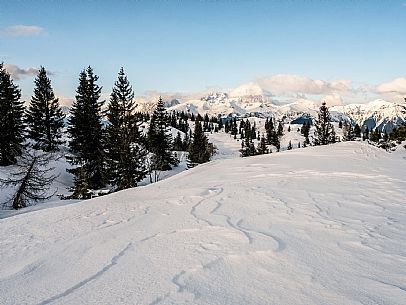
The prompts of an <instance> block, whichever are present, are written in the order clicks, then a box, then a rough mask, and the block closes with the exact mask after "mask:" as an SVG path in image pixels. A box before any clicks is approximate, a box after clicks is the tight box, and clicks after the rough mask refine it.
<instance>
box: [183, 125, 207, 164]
mask: <svg viewBox="0 0 406 305" xmlns="http://www.w3.org/2000/svg"><path fill="white" fill-rule="evenodd" d="M211 150H212V149H211V147H210V145H209V143H208V140H207V137H206V135H205V134H204V132H203V129H202V125H201V123H200V121H199V120H197V121H196V123H195V130H194V132H193V139H192V141H191V143H190V145H189V149H188V152H189V154H188V160H187V166H188V168H191V167H194V166H196V165H198V164H201V163H205V162H208V161H210V157H211Z"/></svg>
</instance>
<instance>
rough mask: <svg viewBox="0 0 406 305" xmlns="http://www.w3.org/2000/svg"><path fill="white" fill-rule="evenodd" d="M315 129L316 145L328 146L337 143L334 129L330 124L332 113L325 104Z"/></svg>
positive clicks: (321, 108) (322, 106)
mask: <svg viewBox="0 0 406 305" xmlns="http://www.w3.org/2000/svg"><path fill="white" fill-rule="evenodd" d="M315 127H316V132H315V136H316V141H315V145H327V144H329V143H334V142H335V132H334V127H333V125H332V124H331V122H330V112H329V111H328V108H327V106H326V103H325V102H323V104H322V105H321V107H320V110H319V114H318V120H317V121H316V124H315Z"/></svg>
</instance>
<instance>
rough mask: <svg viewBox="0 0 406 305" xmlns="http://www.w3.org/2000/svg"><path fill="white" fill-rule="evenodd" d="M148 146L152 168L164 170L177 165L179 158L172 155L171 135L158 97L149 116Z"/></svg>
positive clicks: (161, 102)
mask: <svg viewBox="0 0 406 305" xmlns="http://www.w3.org/2000/svg"><path fill="white" fill-rule="evenodd" d="M148 148H149V151H150V152H152V154H153V156H152V169H153V170H160V171H166V170H170V169H171V168H172V167H171V165H173V166H177V165H178V163H179V160H177V158H175V157H174V156H173V155H172V135H171V134H170V131H169V126H168V119H167V115H166V110H165V106H164V102H163V100H162V98H161V97H159V100H158V104H157V106H156V109H155V111H154V113H153V115H152V117H151V122H150V126H149V131H148Z"/></svg>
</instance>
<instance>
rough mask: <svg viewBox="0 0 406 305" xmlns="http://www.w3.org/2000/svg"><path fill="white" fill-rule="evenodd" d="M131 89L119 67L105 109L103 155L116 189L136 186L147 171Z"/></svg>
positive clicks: (144, 150)
mask: <svg viewBox="0 0 406 305" xmlns="http://www.w3.org/2000/svg"><path fill="white" fill-rule="evenodd" d="M136 106H137V105H136V104H135V102H134V91H133V89H132V87H131V85H130V83H129V81H128V79H127V76H126V75H125V74H124V70H123V68H121V69H120V72H119V74H118V80H117V81H116V83H115V86H114V88H113V92H112V93H111V96H110V104H109V106H108V110H107V118H108V120H109V125H108V127H107V130H106V134H107V139H106V147H107V149H106V158H107V164H108V172H109V177H110V181H111V183H112V185H113V186H115V188H116V190H122V189H126V188H130V187H135V186H137V183H138V182H139V181H141V180H142V179H143V178H144V177H145V175H146V169H145V159H146V155H147V152H146V149H145V147H144V145H143V144H142V141H141V135H140V132H139V130H138V125H139V124H138V123H140V122H138V121H137V118H136V116H135V115H134V109H135V107H136Z"/></svg>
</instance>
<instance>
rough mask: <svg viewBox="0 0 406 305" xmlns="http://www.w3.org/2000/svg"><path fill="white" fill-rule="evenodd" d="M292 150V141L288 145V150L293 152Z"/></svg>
mask: <svg viewBox="0 0 406 305" xmlns="http://www.w3.org/2000/svg"><path fill="white" fill-rule="evenodd" d="M292 148H293V146H292V141H289V144H288V147H287V150H292Z"/></svg>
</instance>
